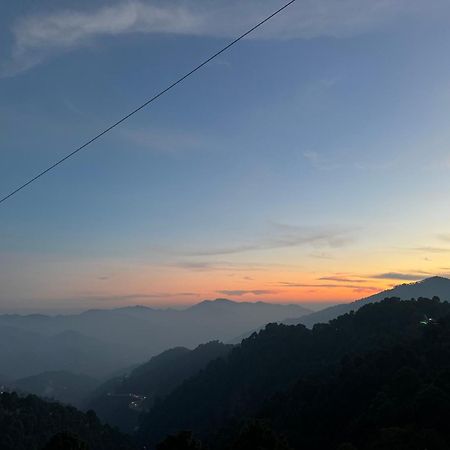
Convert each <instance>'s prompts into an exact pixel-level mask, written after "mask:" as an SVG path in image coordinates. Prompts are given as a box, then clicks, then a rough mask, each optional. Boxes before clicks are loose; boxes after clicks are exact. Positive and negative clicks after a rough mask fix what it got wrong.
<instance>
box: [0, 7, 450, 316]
mask: <svg viewBox="0 0 450 450" xmlns="http://www.w3.org/2000/svg"><path fill="white" fill-rule="evenodd" d="M281 4H282V2H279V1H276V0H270V1H269V0H268V1H266V2H257V1H256V0H248V1H247V2H245V3H242V2H238V1H234V0H233V1H228V2H225V1H221V0H212V1H208V2H194V1H184V2H181V1H176V0H169V1H165V2H157V1H138V0H131V1H120V0H118V1H113V2H100V1H97V2H84V1H80V2H72V1H60V2H54V1H42V2H39V3H36V2H31V1H30V2H26V1H23V2H20V4H19V3H18V2H9V3H8V4H7V5H6V6H4V7H3V8H4V11H2V12H4V13H3V14H2V17H1V19H0V21H1V25H2V26H1V31H0V34H1V42H2V43H3V45H2V46H1V48H0V76H1V78H0V98H1V102H0V158H1V164H0V192H1V193H2V194H5V193H7V192H8V191H10V190H11V189H12V188H14V187H15V186H17V185H18V184H21V183H22V182H23V181H24V180H26V179H27V178H29V177H31V176H33V175H34V174H35V173H36V172H37V171H39V170H41V169H43V168H45V167H46V166H47V165H49V164H50V163H52V162H53V161H54V160H55V159H58V158H59V157H61V156H62V155H64V154H65V153H67V152H69V151H71V150H72V149H73V148H75V147H76V146H78V145H79V144H81V143H82V142H83V141H85V140H86V139H88V138H90V137H91V136H92V135H94V134H96V133H97V132H98V131H99V130H101V129H102V128H104V127H105V126H107V125H109V124H110V123H111V122H113V121H115V120H117V119H118V118H120V116H121V115H123V114H124V113H126V112H128V111H129V110H131V109H133V108H134V107H135V106H137V105H139V104H140V103H142V101H144V100H145V99H147V98H149V97H151V96H152V95H153V94H154V93H155V92H157V91H158V90H159V89H161V88H163V87H165V86H166V85H167V84H169V83H170V82H171V81H173V80H174V79H176V78H177V77H178V76H180V75H181V74H183V73H184V72H186V71H187V70H189V69H191V68H192V67H193V66H194V65H195V64H197V63H198V62H200V61H201V60H202V59H204V58H205V57H207V56H209V55H210V54H211V53H213V52H214V51H216V50H217V49H219V48H220V47H222V46H223V45H224V44H225V43H227V42H228V41H229V40H230V39H232V38H233V37H234V36H236V35H238V34H240V33H241V32H243V31H245V30H246V29H247V28H248V27H249V26H251V25H253V24H255V23H256V22H257V21H258V20H259V19H261V18H263V17H264V16H265V15H267V14H268V13H270V12H271V11H272V10H275V9H276V8H277V7H279V6H280V5H281ZM449 18H450V5H449V4H448V3H447V2H444V1H440V0H433V1H427V2H424V1H415V0H413V1H409V2H406V1H403V0H384V1H378V2H373V1H369V0H362V1H361V0H360V1H356V0H342V1H337V0H334V1H332V0H321V1H315V2H313V1H301V0H297V2H296V3H295V4H294V5H292V6H291V7H290V8H289V9H288V10H286V11H285V12H284V13H283V14H282V15H280V16H279V17H277V18H275V19H274V20H273V21H272V22H270V23H268V24H266V26H265V27H264V29H263V30H261V31H258V32H257V33H256V34H255V35H254V36H253V37H252V38H250V39H247V40H245V41H243V42H241V43H240V44H239V45H238V46H236V47H235V48H233V49H232V50H231V51H230V52H228V53H226V54H225V55H223V56H221V57H220V58H219V59H217V60H216V61H214V62H213V63H212V64H211V65H209V66H208V67H207V68H205V69H204V70H202V71H201V72H199V73H197V74H196V75H195V76H193V77H192V78H191V79H189V80H187V81H186V83H184V84H183V85H182V86H179V87H178V88H176V89H175V90H173V91H172V92H170V93H169V94H168V95H166V96H164V97H163V98H161V99H160V100H158V101H157V102H156V103H154V104H153V105H152V107H151V108H149V109H148V110H145V111H143V112H142V113H140V114H138V115H136V116H134V117H133V118H132V119H131V120H130V121H128V122H127V123H126V124H124V125H123V126H121V127H120V128H118V129H116V130H114V131H113V132H112V133H110V134H109V135H108V136H106V137H105V138H104V139H102V140H101V141H98V142H96V143H95V144H94V145H92V146H91V147H90V148H89V149H87V150H86V151H85V152H82V153H81V154H79V155H78V156H77V157H76V158H74V159H73V160H71V161H69V162H68V163H67V164H64V165H63V166H61V167H60V168H59V169H58V170H56V171H55V172H53V173H52V174H49V175H48V176H46V177H45V178H43V179H41V180H40V181H39V182H37V183H36V184H34V185H33V186H32V187H31V188H30V189H27V190H24V191H23V192H21V193H20V194H18V195H17V196H15V197H14V198H12V199H11V200H10V201H8V202H5V203H4V204H3V205H2V206H1V208H0V286H1V291H0V308H1V309H2V310H4V311H11V310H40V309H49V310H52V309H53V310H77V309H84V308H87V307H92V306H95V307H98V306H102V307H109V306H116V305H119V304H120V305H121V304H126V303H128V302H132V303H145V304H155V305H163V306H164V305H172V304H179V303H192V302H194V301H198V300H201V299H202V298H206V297H213V296H219V294H220V293H221V292H222V291H229V292H237V293H238V294H237V295H236V297H238V299H242V300H250V301H253V300H259V299H268V300H271V301H294V300H299V301H306V300H316V301H328V300H329V301H344V300H350V299H352V298H358V297H361V296H363V295H366V294H369V293H372V292H375V291H376V290H379V289H382V288H385V287H389V286H390V284H392V283H397V282H402V281H411V280H414V279H419V278H420V277H424V276H427V275H428V274H436V273H439V274H446V273H448V272H449V271H450V269H449V268H448V267H449V266H450V264H446V260H448V256H449V254H450V253H449V252H450V245H449V243H450V234H449V233H450V229H449V226H448V223H449V219H450V210H449V208H448V207H447V204H448V200H447V199H448V193H449V188H450V177H449V171H450V152H449V134H450V133H449V131H448V114H449V112H450V81H449V80H450V62H449V60H448V57H447V49H448V42H449V38H450V31H449V30H448V26H447V25H448V19H449ZM383 274H386V276H385V277H380V275H383ZM355 277H356V278H357V279H358V283H357V284H356V285H355V283H351V282H349V281H348V280H349V279H353V280H355V279H356V278H355ZM402 277H403V278H402ZM324 278H334V279H336V280H337V281H335V282H334V283H330V282H329V280H322V279H324ZM289 283H290V284H292V285H294V284H295V285H296V288H295V289H291V288H289V287H286V286H290V285H289ZM320 286H322V287H320ZM292 287H294V286H292ZM364 289H366V290H365V291H364Z"/></svg>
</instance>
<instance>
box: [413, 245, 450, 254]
mask: <svg viewBox="0 0 450 450" xmlns="http://www.w3.org/2000/svg"><path fill="white" fill-rule="evenodd" d="M409 250H412V251H416V252H424V253H449V252H450V248H448V247H432V246H430V247H413V248H411V249H409Z"/></svg>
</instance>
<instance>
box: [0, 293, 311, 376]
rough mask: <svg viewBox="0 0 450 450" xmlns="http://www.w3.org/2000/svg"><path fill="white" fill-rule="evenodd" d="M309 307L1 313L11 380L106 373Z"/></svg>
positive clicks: (0, 350) (1, 350) (214, 304)
mask: <svg viewBox="0 0 450 450" xmlns="http://www.w3.org/2000/svg"><path fill="white" fill-rule="evenodd" d="M307 312H309V311H308V310H307V309H305V308H303V307H301V306H299V305H278V304H266V303H263V302H257V303H245V302H243V303H240V302H233V301H230V300H225V299H217V300H214V301H204V302H201V303H199V304H197V305H194V306H192V307H189V308H187V309H185V310H174V309H164V310H163V309H152V308H147V307H143V306H137V307H126V308H119V309H112V310H91V311H86V312H84V313H81V314H74V315H65V316H63V315H58V316H45V315H36V314H35V315H28V316H21V315H0V360H1V361H2V362H3V363H4V364H3V365H2V370H3V371H4V375H5V376H7V377H11V378H22V377H26V376H31V375H36V374H39V373H42V372H47V371H61V370H64V371H68V372H74V373H83V374H86V375H89V376H92V377H96V378H102V377H107V376H110V374H111V373H113V372H115V371H117V370H120V369H122V368H123V367H128V366H131V365H133V364H136V363H141V362H142V361H145V360H148V359H149V358H150V357H152V356H154V355H156V354H158V353H161V352H162V351H164V350H167V349H168V348H173V347H178V346H180V345H182V346H186V347H190V348H193V347H195V346H197V345H199V344H201V343H204V342H208V341H211V340H220V341H223V342H227V341H229V340H230V339H233V338H234V337H235V336H239V335H241V334H243V333H245V332H246V331H248V330H251V329H254V328H258V327H260V326H262V325H264V324H266V323H269V322H274V321H282V320H285V319H287V318H290V317H291V318H292V317H299V316H301V315H303V314H305V313H307ZM111 330H114V332H111Z"/></svg>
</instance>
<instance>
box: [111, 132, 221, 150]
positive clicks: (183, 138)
mask: <svg viewBox="0 0 450 450" xmlns="http://www.w3.org/2000/svg"><path fill="white" fill-rule="evenodd" d="M120 135H121V136H122V138H123V139H124V140H125V141H127V142H131V143H132V144H133V145H134V146H138V147H140V148H142V149H145V150H149V151H151V152H159V153H170V154H181V153H186V152H191V151H196V150H199V151H200V150H206V149H207V150H210V149H211V148H213V147H214V142H213V141H212V140H208V139H207V138H205V136H204V135H202V136H201V137H200V136H197V135H195V134H193V133H188V132H181V131H177V130H172V129H170V130H169V129H167V130H164V129H149V128H145V129H131V128H122V129H121V130H120Z"/></svg>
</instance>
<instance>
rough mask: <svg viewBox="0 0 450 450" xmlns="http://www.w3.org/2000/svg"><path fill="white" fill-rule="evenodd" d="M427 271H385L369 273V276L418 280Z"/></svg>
mask: <svg viewBox="0 0 450 450" xmlns="http://www.w3.org/2000/svg"><path fill="white" fill-rule="evenodd" d="M427 275H429V273H427V272H422V273H399V272H387V273H379V274H376V275H371V276H370V278H375V279H379V280H407V281H419V280H423V279H424V278H425V277H426V276H427Z"/></svg>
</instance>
